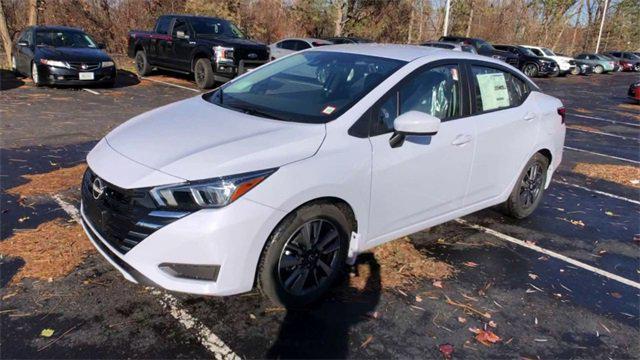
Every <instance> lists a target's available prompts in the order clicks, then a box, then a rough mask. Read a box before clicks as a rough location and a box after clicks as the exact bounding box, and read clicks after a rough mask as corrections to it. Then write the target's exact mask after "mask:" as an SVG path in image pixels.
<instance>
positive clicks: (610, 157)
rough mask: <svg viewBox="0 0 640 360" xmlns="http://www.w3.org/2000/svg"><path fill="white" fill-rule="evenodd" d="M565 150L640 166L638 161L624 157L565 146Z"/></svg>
mask: <svg viewBox="0 0 640 360" xmlns="http://www.w3.org/2000/svg"><path fill="white" fill-rule="evenodd" d="M564 148H565V149H567V150H572V151H578V152H583V153H587V154H591V155H597V156H602V157H606V158H609V159H615V160H620V161H626V162H630V163H632V164H637V165H640V161H637V160H631V159H627V158H623V157H619V156H612V155H607V154H602V153H599V152H595V151H590V150H585V149H578V148H574V147H571V146H565V147H564Z"/></svg>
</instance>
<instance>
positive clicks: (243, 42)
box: [198, 34, 266, 49]
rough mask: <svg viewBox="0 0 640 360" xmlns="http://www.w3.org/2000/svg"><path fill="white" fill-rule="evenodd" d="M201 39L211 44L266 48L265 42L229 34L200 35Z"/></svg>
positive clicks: (199, 38)
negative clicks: (228, 35) (229, 35)
mask: <svg viewBox="0 0 640 360" xmlns="http://www.w3.org/2000/svg"><path fill="white" fill-rule="evenodd" d="M198 40H199V41H201V42H202V41H205V42H208V43H211V45H220V46H234V45H235V46H241V47H243V48H255V49H264V48H265V47H266V45H265V44H263V43H260V42H257V41H254V40H250V39H240V38H232V37H227V36H216V35H202V34H199V35H198Z"/></svg>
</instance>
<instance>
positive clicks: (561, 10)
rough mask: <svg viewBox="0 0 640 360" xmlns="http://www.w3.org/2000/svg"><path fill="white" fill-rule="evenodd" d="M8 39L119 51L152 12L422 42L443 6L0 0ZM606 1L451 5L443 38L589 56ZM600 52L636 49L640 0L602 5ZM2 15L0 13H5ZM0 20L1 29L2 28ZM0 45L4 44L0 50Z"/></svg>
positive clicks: (280, 33)
mask: <svg viewBox="0 0 640 360" xmlns="http://www.w3.org/2000/svg"><path fill="white" fill-rule="evenodd" d="M0 1H1V4H2V9H1V10H2V11H1V12H0V16H1V17H4V19H5V20H6V32H7V33H6V35H5V34H2V35H3V38H4V37H5V36H9V37H10V38H11V39H12V40H15V36H17V33H18V32H19V31H20V30H22V29H23V28H24V27H25V26H27V25H29V24H34V23H37V24H51V25H53V24H55V25H67V26H74V27H80V28H82V29H84V30H85V31H87V32H88V33H90V34H92V35H93V36H94V37H95V38H96V39H97V40H98V41H99V42H102V43H105V44H106V45H107V48H108V50H109V51H110V52H113V53H124V52H125V48H126V45H127V32H128V31H129V30H131V29H151V28H152V27H153V25H154V22H155V19H156V18H157V16H158V15H161V14H167V13H189V14H199V15H212V16H220V17H224V18H227V19H230V20H232V21H234V22H235V23H236V24H237V25H238V26H239V27H241V28H242V29H244V30H245V31H246V32H247V33H248V34H249V35H250V36H251V37H253V38H255V39H257V40H260V41H263V42H265V43H271V42H274V41H276V40H278V39H280V38H283V37H293V36H310V37H329V36H358V37H363V38H369V39H372V40H375V41H378V42H393V43H419V42H423V41H425V40H432V39H437V38H438V37H440V35H442V29H443V22H444V0H184V1H175V0H0ZM604 3H605V1H604V0H452V1H451V4H452V5H451V18H450V25H449V29H450V31H449V33H450V34H456V35H467V36H471V37H480V38H483V39H486V40H488V41H490V42H495V43H509V44H532V45H541V46H547V47H551V48H553V49H554V50H556V51H557V52H561V53H567V54H573V53H576V52H581V51H593V50H594V48H595V43H596V38H597V35H598V26H599V21H600V19H601V14H602V11H603V8H604ZM609 3H610V4H609V8H608V10H607V13H606V14H607V19H606V22H605V28H604V31H603V34H602V40H601V46H600V49H601V51H606V50H612V49H616V50H633V51H637V50H638V49H639V48H640V26H638V24H639V20H638V19H640V1H638V0H613V1H610V2H609ZM3 14H4V16H2V15H3ZM2 20H3V19H0V32H2V30H3V29H2V28H3V26H2V25H3V24H2V23H3V21H2ZM4 40H5V39H3V47H6V46H7V44H6V42H5V41H4Z"/></svg>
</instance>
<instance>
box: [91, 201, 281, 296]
mask: <svg viewBox="0 0 640 360" xmlns="http://www.w3.org/2000/svg"><path fill="white" fill-rule="evenodd" d="M80 212H81V216H82V223H83V227H84V229H85V232H86V233H87V236H88V237H89V239H90V240H91V242H92V243H93V245H94V246H95V247H96V248H97V249H98V251H99V252H100V254H102V256H104V257H105V258H106V259H107V261H109V263H111V265H113V266H114V267H115V268H116V269H117V270H118V271H120V272H121V273H122V275H123V276H124V277H125V278H126V279H127V280H129V281H131V282H134V283H140V284H145V285H151V286H156V287H161V288H164V289H167V290H170V291H177V292H184V293H190V294H198V295H218V296H223V295H233V294H238V293H243V292H247V291H250V290H251V289H252V288H253V284H254V279H255V274H256V267H257V264H258V260H259V257H260V254H261V252H262V249H263V246H264V243H265V241H266V239H267V238H268V237H269V235H270V233H271V231H272V230H273V229H274V228H275V226H276V225H277V223H278V222H279V221H280V220H281V219H282V217H283V216H284V214H283V213H282V212H281V211H279V210H275V209H273V208H270V207H268V206H265V205H261V204H258V203H256V202H253V201H251V200H247V199H238V200H237V201H235V202H234V203H232V204H231V205H229V206H227V207H224V208H220V209H204V210H200V211H197V212H195V213H192V214H191V215H188V216H186V217H183V218H181V219H179V220H177V221H175V222H172V223H170V224H169V225H166V226H164V227H162V228H160V229H158V230H157V231H155V232H153V233H152V234H151V235H149V236H148V237H146V238H145V239H144V240H143V241H141V242H140V243H139V244H138V245H136V246H135V247H134V248H133V249H131V250H129V251H127V252H126V253H125V254H122V252H121V251H120V250H119V249H116V248H115V247H114V246H112V245H111V243H110V242H109V241H107V240H106V239H105V237H104V236H103V235H102V234H100V233H99V231H98V229H97V227H96V226H95V225H94V224H93V223H92V222H91V220H90V219H89V218H88V216H87V213H86V211H85V208H84V204H81V207H80ZM167 263H169V264H183V265H194V266H203V265H207V266H211V267H216V268H217V269H218V270H217V273H216V276H215V281H208V280H199V279H191V278H184V277H180V276H175V274H172V273H171V272H169V271H167V270H166V268H164V265H165V264H167Z"/></svg>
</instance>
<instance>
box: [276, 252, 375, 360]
mask: <svg viewBox="0 0 640 360" xmlns="http://www.w3.org/2000/svg"><path fill="white" fill-rule="evenodd" d="M362 267H365V268H367V267H368V273H369V276H368V278H367V280H366V285H365V287H364V290H362V291H361V292H358V294H357V295H355V296H352V295H351V294H349V295H348V298H349V301H350V302H345V301H344V300H340V299H337V300H335V301H326V302H324V303H322V304H320V305H318V307H317V308H313V309H307V310H289V311H288V312H287V314H286V316H285V318H284V321H283V322H282V325H281V327H280V332H279V334H278V338H277V340H276V342H275V343H274V345H273V346H272V347H271V349H269V351H268V353H267V355H266V357H267V358H271V359H288V358H293V359H304V358H324V359H335V358H346V357H347V356H348V355H349V329H350V328H351V327H352V326H354V325H355V324H357V323H358V322H361V321H365V320H367V319H368V318H369V317H370V316H371V313H372V312H373V311H375V309H376V306H377V305H378V302H379V301H380V292H381V288H382V285H381V282H380V265H379V264H378V262H377V261H376V260H375V258H374V257H373V255H372V254H363V255H361V256H360V257H359V258H358V264H356V268H362ZM346 291H356V290H355V289H352V288H349V289H348V290H346ZM345 298H347V296H345Z"/></svg>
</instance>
